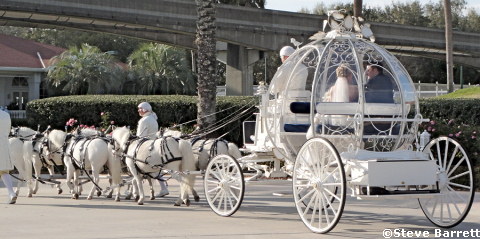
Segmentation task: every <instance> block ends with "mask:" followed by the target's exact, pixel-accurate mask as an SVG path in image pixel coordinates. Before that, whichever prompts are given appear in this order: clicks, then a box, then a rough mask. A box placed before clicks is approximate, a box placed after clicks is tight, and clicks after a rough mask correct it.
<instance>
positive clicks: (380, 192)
mask: <svg viewBox="0 0 480 239" xmlns="http://www.w3.org/2000/svg"><path fill="white" fill-rule="evenodd" d="M429 193H440V191H439V190H437V189H428V190H387V189H385V188H381V187H370V195H404V194H409V195H410V194H429ZM362 194H363V195H367V188H366V187H363V188H362Z"/></svg>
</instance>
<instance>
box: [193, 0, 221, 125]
mask: <svg viewBox="0 0 480 239" xmlns="http://www.w3.org/2000/svg"><path fill="white" fill-rule="evenodd" d="M195 1H196V3H197V12H198V21H197V36H196V40H195V44H196V46H197V49H198V51H197V54H198V57H197V70H198V72H197V76H198V83H197V91H198V105H197V122H198V127H199V130H205V129H207V128H208V127H209V126H211V125H212V124H214V123H215V115H212V114H213V113H215V107H216V87H217V84H216V83H217V69H216V66H217V65H216V58H217V57H216V39H215V30H216V27H215V3H214V1H213V0H195Z"/></svg>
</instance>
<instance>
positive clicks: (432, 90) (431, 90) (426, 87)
mask: <svg viewBox="0 0 480 239" xmlns="http://www.w3.org/2000/svg"><path fill="white" fill-rule="evenodd" d="M414 85H415V89H416V90H417V94H418V96H419V97H420V98H429V97H435V96H439V95H444V94H446V93H447V84H438V82H437V83H421V82H418V83H414ZM463 87H464V88H469V87H472V85H470V84H468V85H464V86H463ZM257 88H258V85H254V86H253V92H254V93H255V92H257ZM454 89H455V90H458V89H460V85H458V84H457V85H454ZM226 92H227V87H226V86H217V96H225V95H226Z"/></svg>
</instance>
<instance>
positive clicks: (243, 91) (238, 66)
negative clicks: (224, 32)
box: [226, 43, 260, 95]
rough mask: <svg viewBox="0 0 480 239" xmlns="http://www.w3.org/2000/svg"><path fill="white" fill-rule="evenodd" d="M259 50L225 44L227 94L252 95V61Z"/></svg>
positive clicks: (255, 58)
mask: <svg viewBox="0 0 480 239" xmlns="http://www.w3.org/2000/svg"><path fill="white" fill-rule="evenodd" d="M259 59H260V52H259V51H257V50H249V49H247V48H246V47H244V46H239V45H234V44H230V43H228V44H227V79H226V85H227V92H226V93H227V95H253V65H252V64H253V63H255V62H256V61H258V60H259Z"/></svg>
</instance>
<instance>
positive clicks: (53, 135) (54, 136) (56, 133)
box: [48, 129, 67, 147]
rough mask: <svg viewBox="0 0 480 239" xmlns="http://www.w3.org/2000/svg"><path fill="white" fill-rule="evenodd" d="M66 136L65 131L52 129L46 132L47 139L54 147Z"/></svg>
mask: <svg viewBox="0 0 480 239" xmlns="http://www.w3.org/2000/svg"><path fill="white" fill-rule="evenodd" d="M66 136H67V133H65V132H63V131H61V130H57V129H54V130H52V131H51V132H50V133H48V140H50V142H52V144H53V145H55V147H60V146H62V145H63V143H65V137H66Z"/></svg>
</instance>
